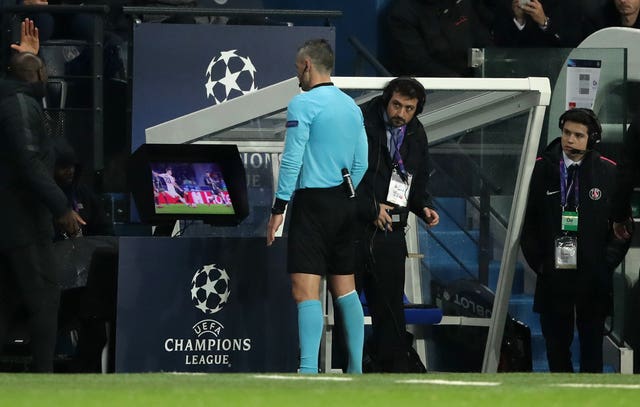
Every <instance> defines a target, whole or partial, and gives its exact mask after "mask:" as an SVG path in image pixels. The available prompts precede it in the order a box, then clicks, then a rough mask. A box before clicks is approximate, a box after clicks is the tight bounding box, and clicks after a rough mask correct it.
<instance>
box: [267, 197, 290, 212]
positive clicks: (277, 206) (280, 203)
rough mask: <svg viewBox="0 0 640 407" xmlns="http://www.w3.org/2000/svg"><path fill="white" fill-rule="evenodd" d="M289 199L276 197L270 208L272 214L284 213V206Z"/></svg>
mask: <svg viewBox="0 0 640 407" xmlns="http://www.w3.org/2000/svg"><path fill="white" fill-rule="evenodd" d="M288 203H289V201H285V200H284V199H280V198H276V201H275V202H274V203H273V208H271V214H272V215H282V214H283V213H284V210H285V208H286V207H287V204H288Z"/></svg>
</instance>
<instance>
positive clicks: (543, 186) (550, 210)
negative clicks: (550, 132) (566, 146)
mask: <svg viewBox="0 0 640 407" xmlns="http://www.w3.org/2000/svg"><path fill="white" fill-rule="evenodd" d="M560 160H562V148H561V144H560V138H558V139H556V140H554V141H553V142H551V144H549V146H548V147H547V148H546V149H545V151H544V152H543V154H542V156H541V157H538V159H537V161H536V165H535V168H534V170H533V175H532V177H531V185H530V188H529V198H528V204H527V211H526V215H525V221H524V226H523V230H522V238H521V241H520V244H521V246H522V252H523V254H524V256H525V258H526V260H527V262H528V263H529V266H531V268H532V269H533V270H534V271H536V273H538V279H537V284H536V292H535V299H534V307H533V309H534V311H536V312H554V313H571V312H573V306H574V305H588V306H590V307H592V308H593V310H594V312H603V313H606V312H607V311H608V309H609V307H610V295H611V290H612V288H611V286H612V282H611V276H612V272H613V269H614V268H615V267H616V266H617V264H618V263H619V262H620V261H621V260H622V258H623V257H624V254H625V253H626V248H627V247H626V245H622V246H618V243H619V241H614V240H613V239H612V232H611V226H610V222H609V211H610V205H611V198H612V194H613V189H614V183H615V171H616V166H615V163H614V162H613V161H611V160H609V159H607V158H605V157H602V156H601V155H600V153H598V152H597V151H591V152H588V153H587V154H586V155H585V157H584V159H583V161H582V164H581V165H580V170H579V173H578V174H579V187H580V188H579V191H580V196H579V208H578V259H577V261H578V267H577V269H576V270H566V269H564V270H556V269H555V261H554V258H555V238H556V237H557V236H560V235H562V233H563V232H562V231H561V227H560V223H561V212H562V209H561V205H560V192H559V191H560V169H559V165H560ZM610 249H611V250H616V249H617V250H618V254H617V255H614V256H612V255H611V253H609V250H610Z"/></svg>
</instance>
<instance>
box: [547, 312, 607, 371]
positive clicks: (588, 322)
mask: <svg viewBox="0 0 640 407" xmlns="http://www.w3.org/2000/svg"><path fill="white" fill-rule="evenodd" d="M604 320H605V318H604V316H602V315H600V313H597V312H596V313H594V312H593V309H591V310H589V309H585V308H580V307H578V308H576V312H575V314H573V313H571V314H558V313H553V312H547V313H541V314H540V325H541V327H542V335H543V336H544V339H545V342H546V347H547V360H548V362H549V370H550V371H551V372H571V373H573V364H572V363H571V350H570V348H571V342H572V341H573V332H574V324H575V327H576V328H577V329H578V337H579V340H580V372H581V373H602V365H603V360H602V339H603V334H604Z"/></svg>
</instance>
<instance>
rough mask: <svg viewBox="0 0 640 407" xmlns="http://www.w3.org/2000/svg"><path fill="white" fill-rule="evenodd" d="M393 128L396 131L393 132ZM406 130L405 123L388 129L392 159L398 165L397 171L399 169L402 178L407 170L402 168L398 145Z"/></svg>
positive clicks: (400, 144) (402, 163)
mask: <svg viewBox="0 0 640 407" xmlns="http://www.w3.org/2000/svg"><path fill="white" fill-rule="evenodd" d="M394 130H395V131H396V132H394ZM406 130H407V126H406V125H405V126H401V127H398V128H393V129H389V133H390V134H391V137H390V142H389V144H390V147H391V149H392V150H393V161H394V162H395V164H396V165H397V166H398V171H400V174H401V176H402V179H403V180H406V174H407V171H406V170H405V168H404V162H403V161H402V156H401V155H400V146H402V142H403V141H404V135H405V132H406Z"/></svg>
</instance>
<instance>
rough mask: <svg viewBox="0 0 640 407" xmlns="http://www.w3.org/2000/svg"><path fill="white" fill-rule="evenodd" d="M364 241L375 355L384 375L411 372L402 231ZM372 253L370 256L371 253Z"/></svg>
mask: <svg viewBox="0 0 640 407" xmlns="http://www.w3.org/2000/svg"><path fill="white" fill-rule="evenodd" d="M371 233H372V235H373V233H375V235H373V240H372V239H371V235H369V236H368V237H367V238H365V239H363V241H362V243H363V246H364V251H365V253H364V256H365V259H366V260H365V261H366V263H367V265H366V267H365V269H364V271H363V273H362V286H363V289H364V293H365V296H366V298H367V305H368V307H369V312H370V314H371V321H372V328H373V338H372V339H373V343H372V344H373V349H372V351H373V354H374V355H375V361H376V363H377V365H378V366H379V368H380V370H381V371H383V372H395V373H403V372H408V369H409V359H408V353H407V346H408V345H407V336H406V323H405V317H404V304H403V298H404V281H405V261H406V257H407V245H406V242H405V236H404V231H403V229H402V228H401V227H397V228H394V231H393V232H387V233H385V232H382V231H377V232H373V231H372V232H371ZM367 252H368V253H367Z"/></svg>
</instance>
